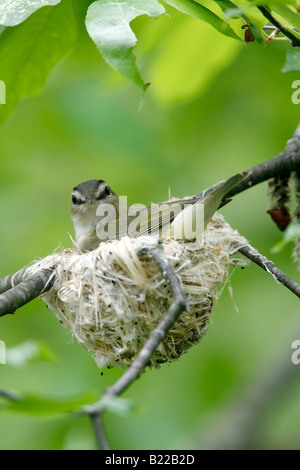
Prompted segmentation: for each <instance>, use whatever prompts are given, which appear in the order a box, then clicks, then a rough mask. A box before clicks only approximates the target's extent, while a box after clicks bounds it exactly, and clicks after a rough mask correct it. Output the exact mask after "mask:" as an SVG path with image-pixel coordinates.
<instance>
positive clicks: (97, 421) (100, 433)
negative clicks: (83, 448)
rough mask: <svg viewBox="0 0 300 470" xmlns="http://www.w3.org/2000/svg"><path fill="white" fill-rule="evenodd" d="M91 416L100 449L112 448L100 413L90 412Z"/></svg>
mask: <svg viewBox="0 0 300 470" xmlns="http://www.w3.org/2000/svg"><path fill="white" fill-rule="evenodd" d="M89 417H90V419H91V421H92V425H93V429H94V433H95V437H96V441H97V444H98V447H99V449H101V450H110V446H109V444H108V441H107V439H106V435H105V432H104V429H103V424H102V418H101V415H100V414H99V413H90V414H89Z"/></svg>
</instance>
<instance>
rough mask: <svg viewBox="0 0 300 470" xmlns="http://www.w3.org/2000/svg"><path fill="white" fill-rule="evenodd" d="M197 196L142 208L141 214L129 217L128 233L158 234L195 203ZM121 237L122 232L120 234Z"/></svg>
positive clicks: (138, 234) (135, 234) (137, 234)
mask: <svg viewBox="0 0 300 470" xmlns="http://www.w3.org/2000/svg"><path fill="white" fill-rule="evenodd" d="M197 200H198V199H197V198H195V197H192V198H186V199H173V200H171V201H165V202H162V203H160V204H152V205H151V206H149V207H146V208H141V210H140V211H139V214H137V215H136V216H129V217H128V235H129V236H130V237H137V236H142V235H150V234H152V235H154V234H158V233H159V230H160V229H161V228H163V227H165V226H166V225H167V224H170V223H171V222H173V220H174V219H175V217H176V216H177V215H178V214H179V213H180V212H181V211H182V210H183V209H184V208H185V207H187V206H188V205H191V204H195V202H196V201H197ZM119 236H120V238H121V236H122V234H121V233H120V234H119Z"/></svg>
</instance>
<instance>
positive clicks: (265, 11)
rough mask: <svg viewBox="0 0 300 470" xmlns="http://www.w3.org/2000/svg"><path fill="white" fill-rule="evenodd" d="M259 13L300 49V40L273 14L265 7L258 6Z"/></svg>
mask: <svg viewBox="0 0 300 470" xmlns="http://www.w3.org/2000/svg"><path fill="white" fill-rule="evenodd" d="M257 8H258V9H259V11H260V12H261V13H262V14H263V15H264V17H265V18H267V19H268V20H269V21H270V23H272V24H273V25H274V26H275V27H276V28H277V29H279V31H281V32H282V34H284V35H285V36H286V37H287V38H289V39H290V40H291V42H292V46H293V47H299V46H300V39H298V38H297V37H296V36H294V35H293V33H291V32H290V31H289V30H288V29H287V28H285V26H283V25H282V24H281V23H280V22H279V21H277V20H276V18H274V16H273V15H272V14H271V12H270V11H269V10H268V9H267V8H265V7H263V6H259V5H258V6H257Z"/></svg>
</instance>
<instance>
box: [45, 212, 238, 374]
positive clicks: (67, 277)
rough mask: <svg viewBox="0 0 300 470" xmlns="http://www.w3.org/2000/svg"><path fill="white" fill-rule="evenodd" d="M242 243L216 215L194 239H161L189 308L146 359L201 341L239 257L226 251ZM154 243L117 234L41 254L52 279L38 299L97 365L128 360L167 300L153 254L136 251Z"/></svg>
mask: <svg viewBox="0 0 300 470" xmlns="http://www.w3.org/2000/svg"><path fill="white" fill-rule="evenodd" d="M245 244H247V241H246V240H245V239H244V238H243V237H241V236H240V235H239V234H238V232H237V231H235V230H233V229H232V228H231V227H230V225H229V224H227V223H226V222H225V220H224V218H223V217H222V216H221V215H219V214H216V215H215V216H214V217H213V219H212V220H211V222H210V223H209V224H208V226H207V228H206V230H205V233H204V234H203V235H202V236H200V237H199V238H197V239H196V240H195V241H192V242H191V241H189V242H187V241H186V242H184V241H175V240H172V239H168V240H164V241H163V244H162V247H163V249H164V252H165V254H166V255H167V257H168V259H169V261H170V263H171V264H172V266H173V267H174V269H175V271H176V272H177V273H178V274H179V276H180V277H181V280H182V284H183V286H184V289H185V292H186V295H187V300H188V303H189V305H190V312H188V313H187V312H183V313H182V314H181V315H180V317H179V319H178V320H177V321H176V323H175V324H174V326H173V327H172V329H171V330H170V331H169V332H168V334H167V336H166V337H165V338H164V340H163V341H162V342H161V343H160V346H159V347H158V348H157V350H156V351H155V353H154V354H153V356H152V358H151V361H150V363H149V365H152V366H156V367H157V366H159V364H161V363H164V362H167V361H173V360H175V359H178V358H179V357H180V356H181V355H182V354H183V353H185V352H186V351H187V350H188V349H189V348H190V347H191V346H192V345H194V344H196V343H198V342H199V341H200V340H201V338H202V337H203V335H204V334H205V333H206V330H207V327H208V322H209V319H210V317H211V314H212V312H213V310H214V308H215V305H216V303H217V300H218V297H219V292H220V287H221V286H222V285H224V283H225V282H226V281H227V279H228V272H229V268H230V266H232V265H233V266H235V265H237V264H239V265H244V264H246V261H245V260H244V259H243V258H241V257H238V256H234V254H235V253H236V252H237V250H238V249H239V248H240V247H241V246H243V245H245ZM155 246H157V239H155V238H153V237H150V236H144V237H139V238H135V239H131V238H128V237H125V238H122V239H121V240H114V241H110V242H107V243H101V244H100V246H99V248H97V249H96V250H94V251H92V252H89V253H85V254H81V253H79V252H78V250H76V249H74V248H73V249H66V250H62V252H61V253H55V254H53V255H51V256H49V257H47V258H45V260H44V261H45V264H47V262H48V263H50V264H51V263H54V265H55V269H56V275H57V279H56V281H55V284H54V286H53V288H52V289H51V290H50V291H48V292H46V293H45V294H44V295H43V296H42V298H43V300H44V301H45V302H46V303H47V304H48V306H49V307H50V308H51V309H52V310H53V311H54V312H55V314H56V315H57V316H58V318H59V319H60V321H61V322H62V323H63V324H64V325H65V326H66V327H68V328H70V329H71V330H72V332H73V335H74V337H75V338H76V339H77V340H78V341H79V343H81V344H82V345H84V346H85V347H86V348H88V349H90V350H92V351H93V352H94V356H93V357H94V358H95V360H96V362H97V364H98V366H99V367H100V368H103V367H104V366H106V365H109V364H115V365H117V366H118V367H128V366H130V364H131V363H132V361H133V359H134V357H135V356H136V355H137V353H138V352H139V351H140V349H141V348H142V346H143V344H144V343H145V341H146V340H147V338H148V337H149V333H150V332H151V330H153V328H155V326H156V325H157V324H158V323H159V322H160V320H161V319H162V318H163V316H164V315H165V314H166V312H167V311H168V309H169V307H170V305H171V303H172V297H171V294H170V292H169V290H168V286H167V283H166V281H165V280H164V279H163V277H162V275H161V273H160V272H159V270H158V268H157V267H156V265H155V263H154V262H153V260H152V259H151V258H149V257H147V256H143V257H138V255H137V253H139V252H140V250H141V249H142V248H145V247H146V248H147V247H148V248H150V249H151V248H154V247H155ZM41 267H44V266H41V263H39V268H41Z"/></svg>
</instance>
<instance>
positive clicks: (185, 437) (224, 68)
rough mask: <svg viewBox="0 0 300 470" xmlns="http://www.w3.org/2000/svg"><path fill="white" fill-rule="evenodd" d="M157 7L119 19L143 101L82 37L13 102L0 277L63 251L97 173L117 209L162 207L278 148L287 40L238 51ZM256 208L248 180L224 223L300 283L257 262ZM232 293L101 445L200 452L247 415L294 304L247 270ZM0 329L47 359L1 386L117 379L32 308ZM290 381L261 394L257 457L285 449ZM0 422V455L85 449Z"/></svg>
mask: <svg viewBox="0 0 300 470" xmlns="http://www.w3.org/2000/svg"><path fill="white" fill-rule="evenodd" d="M168 11H169V14H170V16H166V15H165V16H163V17H161V18H159V19H157V20H150V19H147V18H139V19H138V20H135V21H134V22H133V28H134V30H135V32H136V34H137V35H138V37H139V40H140V43H139V45H138V48H137V52H138V56H139V64H140V66H141V70H142V73H143V77H144V79H145V80H146V81H149V82H151V86H150V87H149V89H148V91H147V93H146V95H145V96H142V94H141V91H140V90H138V89H137V88H135V87H134V86H133V85H131V84H129V83H128V82H126V81H125V80H123V79H122V78H120V77H119V76H118V75H117V73H115V72H113V71H111V70H110V69H109V67H108V66H107V65H106V64H105V63H104V62H103V60H102V59H101V57H100V56H99V53H98V51H97V50H96V47H95V46H94V44H93V43H92V42H91V40H90V39H89V38H88V36H87V33H86V32H85V30H84V28H83V27H81V29H80V34H79V38H78V41H77V44H76V47H75V48H74V51H73V53H72V55H70V56H69V57H68V58H67V59H66V60H64V61H63V62H62V63H60V64H59V66H58V67H56V68H55V70H54V71H53V72H52V73H51V75H50V76H49V78H48V80H47V83H46V86H45V88H44V90H43V91H42V92H41V93H40V94H39V95H37V96H35V97H33V98H30V99H27V100H24V101H23V102H21V103H20V104H19V106H18V108H17V109H16V111H15V113H14V114H13V115H12V116H11V117H10V119H9V120H8V121H7V122H6V123H5V124H3V125H2V126H1V128H0V168H1V171H0V181H1V184H0V195H1V197H0V210H1V225H0V240H1V273H0V275H1V276H4V275H6V274H8V273H12V272H14V271H16V270H18V269H19V268H21V267H23V266H24V265H26V264H27V263H29V262H30V261H31V260H33V259H34V258H35V257H37V256H40V257H43V256H46V255H47V254H49V253H51V252H52V251H53V250H55V249H56V248H57V247H58V246H63V247H68V246H71V241H70V238H69V235H68V232H69V233H70V234H71V235H72V236H73V227H72V223H71V220H70V192H71V189H72V188H73V187H74V186H75V185H77V184H78V183H80V182H82V181H84V180H87V179H94V178H99V179H104V180H106V181H107V182H108V183H109V184H110V185H111V186H112V188H113V189H114V190H115V191H116V192H117V193H118V194H121V195H127V196H128V202H129V203H135V202H141V203H145V204H149V203H151V202H159V201H162V200H165V199H167V198H168V190H169V188H171V193H172V195H174V196H175V195H176V196H178V197H179V196H185V195H191V194H194V193H197V192H199V191H201V190H202V189H204V188H206V187H209V186H210V185H212V184H214V183H216V182H218V181H219V180H221V179H224V178H226V177H228V176H230V175H231V174H233V173H234V172H237V171H240V170H244V169H247V168H249V167H251V166H253V165H256V164H258V163H261V162H263V161H264V160H267V159H269V158H271V157H273V156H274V155H276V154H277V153H279V152H280V151H281V150H283V148H284V147H285V143H286V141H287V140H288V139H289V138H290V137H291V135H292V133H293V131H294V129H295V128H296V126H297V123H298V119H299V107H298V106H297V105H294V104H293V103H292V101H291V95H292V92H293V91H294V90H292V88H291V85H292V82H293V80H296V79H299V76H297V74H296V73H289V74H282V73H281V68H282V66H283V64H284V57H285V52H286V45H283V44H281V43H272V44H271V45H270V47H268V48H261V47H259V46H257V45H256V44H252V43H251V44H243V43H241V44H239V43H238V42H235V41H234V40H231V39H229V38H226V37H224V36H222V35H220V34H219V33H218V32H216V31H215V30H213V29H212V28H211V27H209V26H207V25H205V24H204V23H200V22H199V21H197V20H195V19H192V18H188V17H186V16H184V15H180V14H177V13H176V12H175V11H174V10H171V9H169V10H168ZM0 75H1V73H0ZM0 78H1V76H0ZM268 208H269V207H268V201H267V198H266V184H262V185H260V186H259V187H255V188H253V189H252V190H249V191H247V192H245V193H243V194H241V195H239V196H237V197H236V198H234V201H233V202H232V203H231V204H229V205H228V206H226V207H225V208H224V209H222V213H223V214H224V216H225V218H226V220H227V221H228V222H230V223H231V224H232V226H233V227H235V228H237V229H238V230H239V232H240V233H241V234H243V235H244V236H245V237H247V238H248V239H249V241H250V242H251V243H252V245H254V246H255V247H256V248H257V249H258V250H259V251H260V252H262V253H264V254H265V255H266V256H268V257H271V258H272V259H273V261H274V262H275V263H276V264H277V265H278V266H279V267H281V268H282V269H283V270H284V271H285V272H287V274H289V275H290V276H291V277H293V278H294V279H295V280H296V281H297V282H300V279H299V272H298V271H297V269H296V266H295V264H293V263H292V261H291V251H292V246H287V247H286V248H285V249H284V250H283V251H282V252H280V253H279V254H276V255H273V254H271V253H270V248H271V247H272V246H273V245H274V244H275V243H276V242H277V241H278V240H280V238H281V234H280V232H279V231H278V230H277V229H276V228H275V226H274V224H273V223H272V222H271V219H270V218H269V215H267V214H266V210H267V209H268ZM231 286H232V289H233V297H234V302H233V300H232V298H231V295H230V293H229V292H228V289H227V287H226V288H225V289H224V291H223V293H222V296H221V298H220V300H219V303H218V305H217V307H216V309H215V312H214V315H213V319H212V320H213V321H212V322H211V326H210V329H209V331H208V333H207V335H206V337H205V338H204V340H203V342H202V343H201V344H199V345H197V346H195V347H193V348H192V349H191V350H190V351H189V353H188V354H186V355H185V356H183V357H182V358H181V359H180V360H179V361H177V362H175V363H173V364H171V365H164V366H162V367H161V369H159V370H147V372H146V373H145V374H143V375H142V376H141V377H140V379H139V380H138V381H137V382H136V383H135V384H134V385H133V386H132V387H131V388H130V389H129V390H128V391H127V392H126V393H125V395H124V396H125V397H128V398H130V399H131V400H132V401H133V403H134V404H135V405H136V407H135V410H134V411H133V412H132V413H130V414H128V415H126V416H121V417H120V416H116V415H113V414H110V413H108V414H107V415H106V416H105V419H104V424H105V427H106V429H107V433H108V437H109V439H110V443H111V445H112V447H113V448H114V449H185V448H187V449H188V448H198V447H201V446H202V445H203V443H204V442H206V440H207V439H208V440H214V439H215V438H216V436H217V433H216V429H222V428H219V427H220V426H222V425H224V421H223V420H224V413H225V414H226V413H229V414H228V417H227V421H226V423H227V424H226V426H227V427H228V429H229V428H230V429H231V427H232V426H233V428H234V421H233V415H232V413H233V412H234V411H236V410H238V409H239V408H238V406H241V409H243V406H245V407H247V406H248V405H247V403H248V402H246V401H245V405H243V403H244V402H243V396H244V393H245V391H246V390H248V391H251V390H252V388H253V387H255V386H256V384H257V383H259V381H260V380H261V378H262V377H264V376H265V375H266V374H267V372H268V371H270V370H271V371H272V370H274V369H276V366H277V364H278V362H280V360H283V362H284V361H286V362H287V363H290V357H291V353H292V349H291V343H292V341H293V340H296V339H300V318H299V320H298V315H299V302H298V299H297V298H296V297H295V296H294V295H293V294H292V293H291V292H289V291H288V290H287V289H285V288H284V287H282V286H281V285H279V284H277V283H276V282H275V280H274V279H273V278H272V277H271V276H269V275H268V274H267V273H265V272H264V271H262V270H261V269H260V268H258V267H256V266H249V267H247V268H246V269H244V270H241V269H240V268H238V269H237V270H236V271H235V272H234V273H233V275H232V277H231ZM234 304H236V306H237V307H238V309H239V313H238V312H237V311H236V309H235V308H234ZM0 331H1V333H0V339H2V340H3V341H5V343H6V346H7V348H10V347H13V346H15V345H17V344H19V343H22V342H23V341H25V340H27V339H36V340H42V341H43V342H45V343H46V344H47V345H48V346H49V347H50V348H51V349H52V350H53V351H54V353H55V361H54V362H46V361H45V362H43V361H41V362H36V363H33V364H28V365H25V366H23V367H19V368H14V367H12V366H9V365H2V366H0V387H1V388H3V389H11V390H16V391H19V392H27V393H34V394H39V395H41V396H46V397H47V396H50V397H52V396H55V397H57V396H58V397H64V396H70V395H72V394H77V393H80V392H83V393H84V392H86V391H93V392H96V393H98V394H101V392H102V391H103V390H104V389H105V388H106V387H107V386H109V385H111V384H112V383H113V382H114V381H115V380H116V379H117V377H119V376H120V375H121V374H122V371H120V370H118V369H116V368H114V369H112V370H105V371H104V374H103V375H102V376H101V375H100V371H99V370H98V369H97V366H96V364H95V363H94V361H93V359H92V358H91V356H90V355H89V354H88V353H87V352H86V351H85V350H84V349H83V348H82V347H81V346H80V345H79V344H75V342H74V340H73V338H72V336H71V333H70V331H67V330H64V329H63V328H62V327H61V325H60V324H59V322H58V320H57V319H56V318H55V316H54V314H53V313H52V312H51V311H50V310H47V308H46V306H45V305H44V304H43V302H42V301H40V300H36V301H34V302H31V303H30V304H28V305H26V306H25V307H23V308H22V309H20V310H19V311H17V312H16V314H15V315H14V316H12V315H7V316H5V317H3V318H1V330H0ZM294 367H295V368H296V369H295V370H297V366H294ZM298 367H299V371H300V365H299V366H298ZM295 375H296V374H295ZM299 387H300V379H297V377H296V378H295V380H294V381H293V382H292V383H291V384H290V385H289V387H287V388H286V389H285V390H282V392H281V393H278V396H276V397H275V398H274V397H273V392H274V390H273V391H272V390H269V391H268V393H270V400H269V399H268V397H267V399H266V404H265V406H264V407H263V412H262V413H261V414H260V419H259V420H257V422H256V428H255V433H254V435H255V444H254V445H255V446H256V447H261V448H297V446H299V442H300V432H299V426H298V423H299V415H300V405H299V399H298V391H299ZM0 423H1V424H0V448H1V449H94V448H96V445H95V442H94V436H93V433H92V430H91V426H90V422H89V421H88V419H87V418H76V419H75V418H74V417H70V416H68V415H67V414H65V415H64V414H62V415H59V416H52V417H45V416H39V417H32V416H30V415H27V414H21V413H20V414H18V413H13V412H8V411H5V410H4V411H2V412H1V414H0ZM246 426H247V423H246ZM225 430H226V427H225ZM226 432H227V431H225V433H226ZM221 434H222V433H221ZM236 445H237V444H235V441H234V439H233V441H232V443H231V446H232V447H233V448H234V447H235V446H236Z"/></svg>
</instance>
